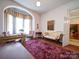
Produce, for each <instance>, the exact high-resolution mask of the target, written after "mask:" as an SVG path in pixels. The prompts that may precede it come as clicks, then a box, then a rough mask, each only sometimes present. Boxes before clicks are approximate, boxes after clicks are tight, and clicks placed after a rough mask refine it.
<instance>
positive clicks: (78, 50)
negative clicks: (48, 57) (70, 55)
mask: <svg viewBox="0 0 79 59" xmlns="http://www.w3.org/2000/svg"><path fill="white" fill-rule="evenodd" d="M65 48H68V49H71V50H74V51H76V52H79V46H75V45H67V46H65Z"/></svg>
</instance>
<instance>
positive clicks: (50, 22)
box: [47, 20, 55, 30]
mask: <svg viewBox="0 0 79 59" xmlns="http://www.w3.org/2000/svg"><path fill="white" fill-rule="evenodd" d="M54 23H55V21H54V20H50V21H47V30H54Z"/></svg>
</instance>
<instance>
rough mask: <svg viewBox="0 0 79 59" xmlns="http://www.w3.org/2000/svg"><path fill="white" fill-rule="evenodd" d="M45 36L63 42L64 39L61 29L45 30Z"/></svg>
mask: <svg viewBox="0 0 79 59" xmlns="http://www.w3.org/2000/svg"><path fill="white" fill-rule="evenodd" d="M43 37H44V38H48V39H51V40H55V41H60V42H61V41H62V39H63V34H62V32H60V31H47V32H43Z"/></svg>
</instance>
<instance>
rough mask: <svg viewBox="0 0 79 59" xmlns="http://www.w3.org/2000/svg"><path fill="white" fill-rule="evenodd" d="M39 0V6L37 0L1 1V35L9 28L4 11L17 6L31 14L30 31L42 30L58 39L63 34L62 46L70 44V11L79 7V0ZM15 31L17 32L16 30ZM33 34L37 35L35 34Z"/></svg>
mask: <svg viewBox="0 0 79 59" xmlns="http://www.w3.org/2000/svg"><path fill="white" fill-rule="evenodd" d="M39 1H40V6H38V7H37V6H35V5H34V4H35V2H36V0H35V1H32V2H31V1H29V0H27V1H25V0H2V1H0V35H1V34H2V33H3V32H7V31H8V29H9V28H7V21H6V17H5V14H4V11H5V10H7V9H8V8H15V9H17V10H18V9H20V10H23V11H25V12H24V13H27V14H29V15H30V16H31V19H32V23H31V26H30V28H31V29H30V30H29V31H34V32H42V34H45V35H48V34H49V35H50V36H51V35H52V38H54V39H56V40H58V39H59V38H60V34H63V37H62V40H61V41H62V46H63V47H64V46H67V45H69V44H70V43H69V41H70V37H69V33H70V32H69V31H70V30H69V28H70V20H71V17H70V12H71V11H75V10H78V9H79V1H78V0H66V1H65V0H60V1H58V0H57V1H45V0H44V1H42V0H39ZM26 2H27V4H26ZM44 4H45V5H44ZM47 4H48V5H47ZM43 5H44V6H43ZM51 5H52V6H51ZM9 12H10V10H9ZM12 12H13V11H12ZM22 13H23V12H22ZM23 17H24V16H23ZM23 22H25V21H23ZM15 24H16V23H15ZM51 24H52V28H51V26H49V25H51ZM13 25H14V24H13ZM14 26H15V25H14ZM9 27H12V26H11V25H10V26H9ZM20 27H21V26H20ZM16 28H19V27H16ZM25 28H27V25H26V27H24V29H25ZM20 29H21V28H20ZM27 29H28V28H27ZM16 30H17V29H15V28H14V31H16ZM18 31H19V29H18ZM18 31H17V32H18ZM23 31H24V32H27V33H28V31H26V30H23ZM13 33H14V34H15V32H13ZM53 33H54V34H53ZM33 35H34V37H35V34H33ZM49 40H51V39H49ZM51 41H52V40H51ZM39 45H40V44H39ZM72 45H73V43H72ZM27 47H28V46H27ZM77 48H79V46H77ZM27 49H28V48H27ZM71 49H72V48H71ZM37 59H38V58H37ZM50 59H51V58H50Z"/></svg>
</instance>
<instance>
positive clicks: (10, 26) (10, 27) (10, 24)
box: [7, 14, 13, 34]
mask: <svg viewBox="0 0 79 59" xmlns="http://www.w3.org/2000/svg"><path fill="white" fill-rule="evenodd" d="M7 19H8V26H7V27H8V28H7V29H8V31H9V33H10V34H13V16H12V15H10V14H8V15H7Z"/></svg>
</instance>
